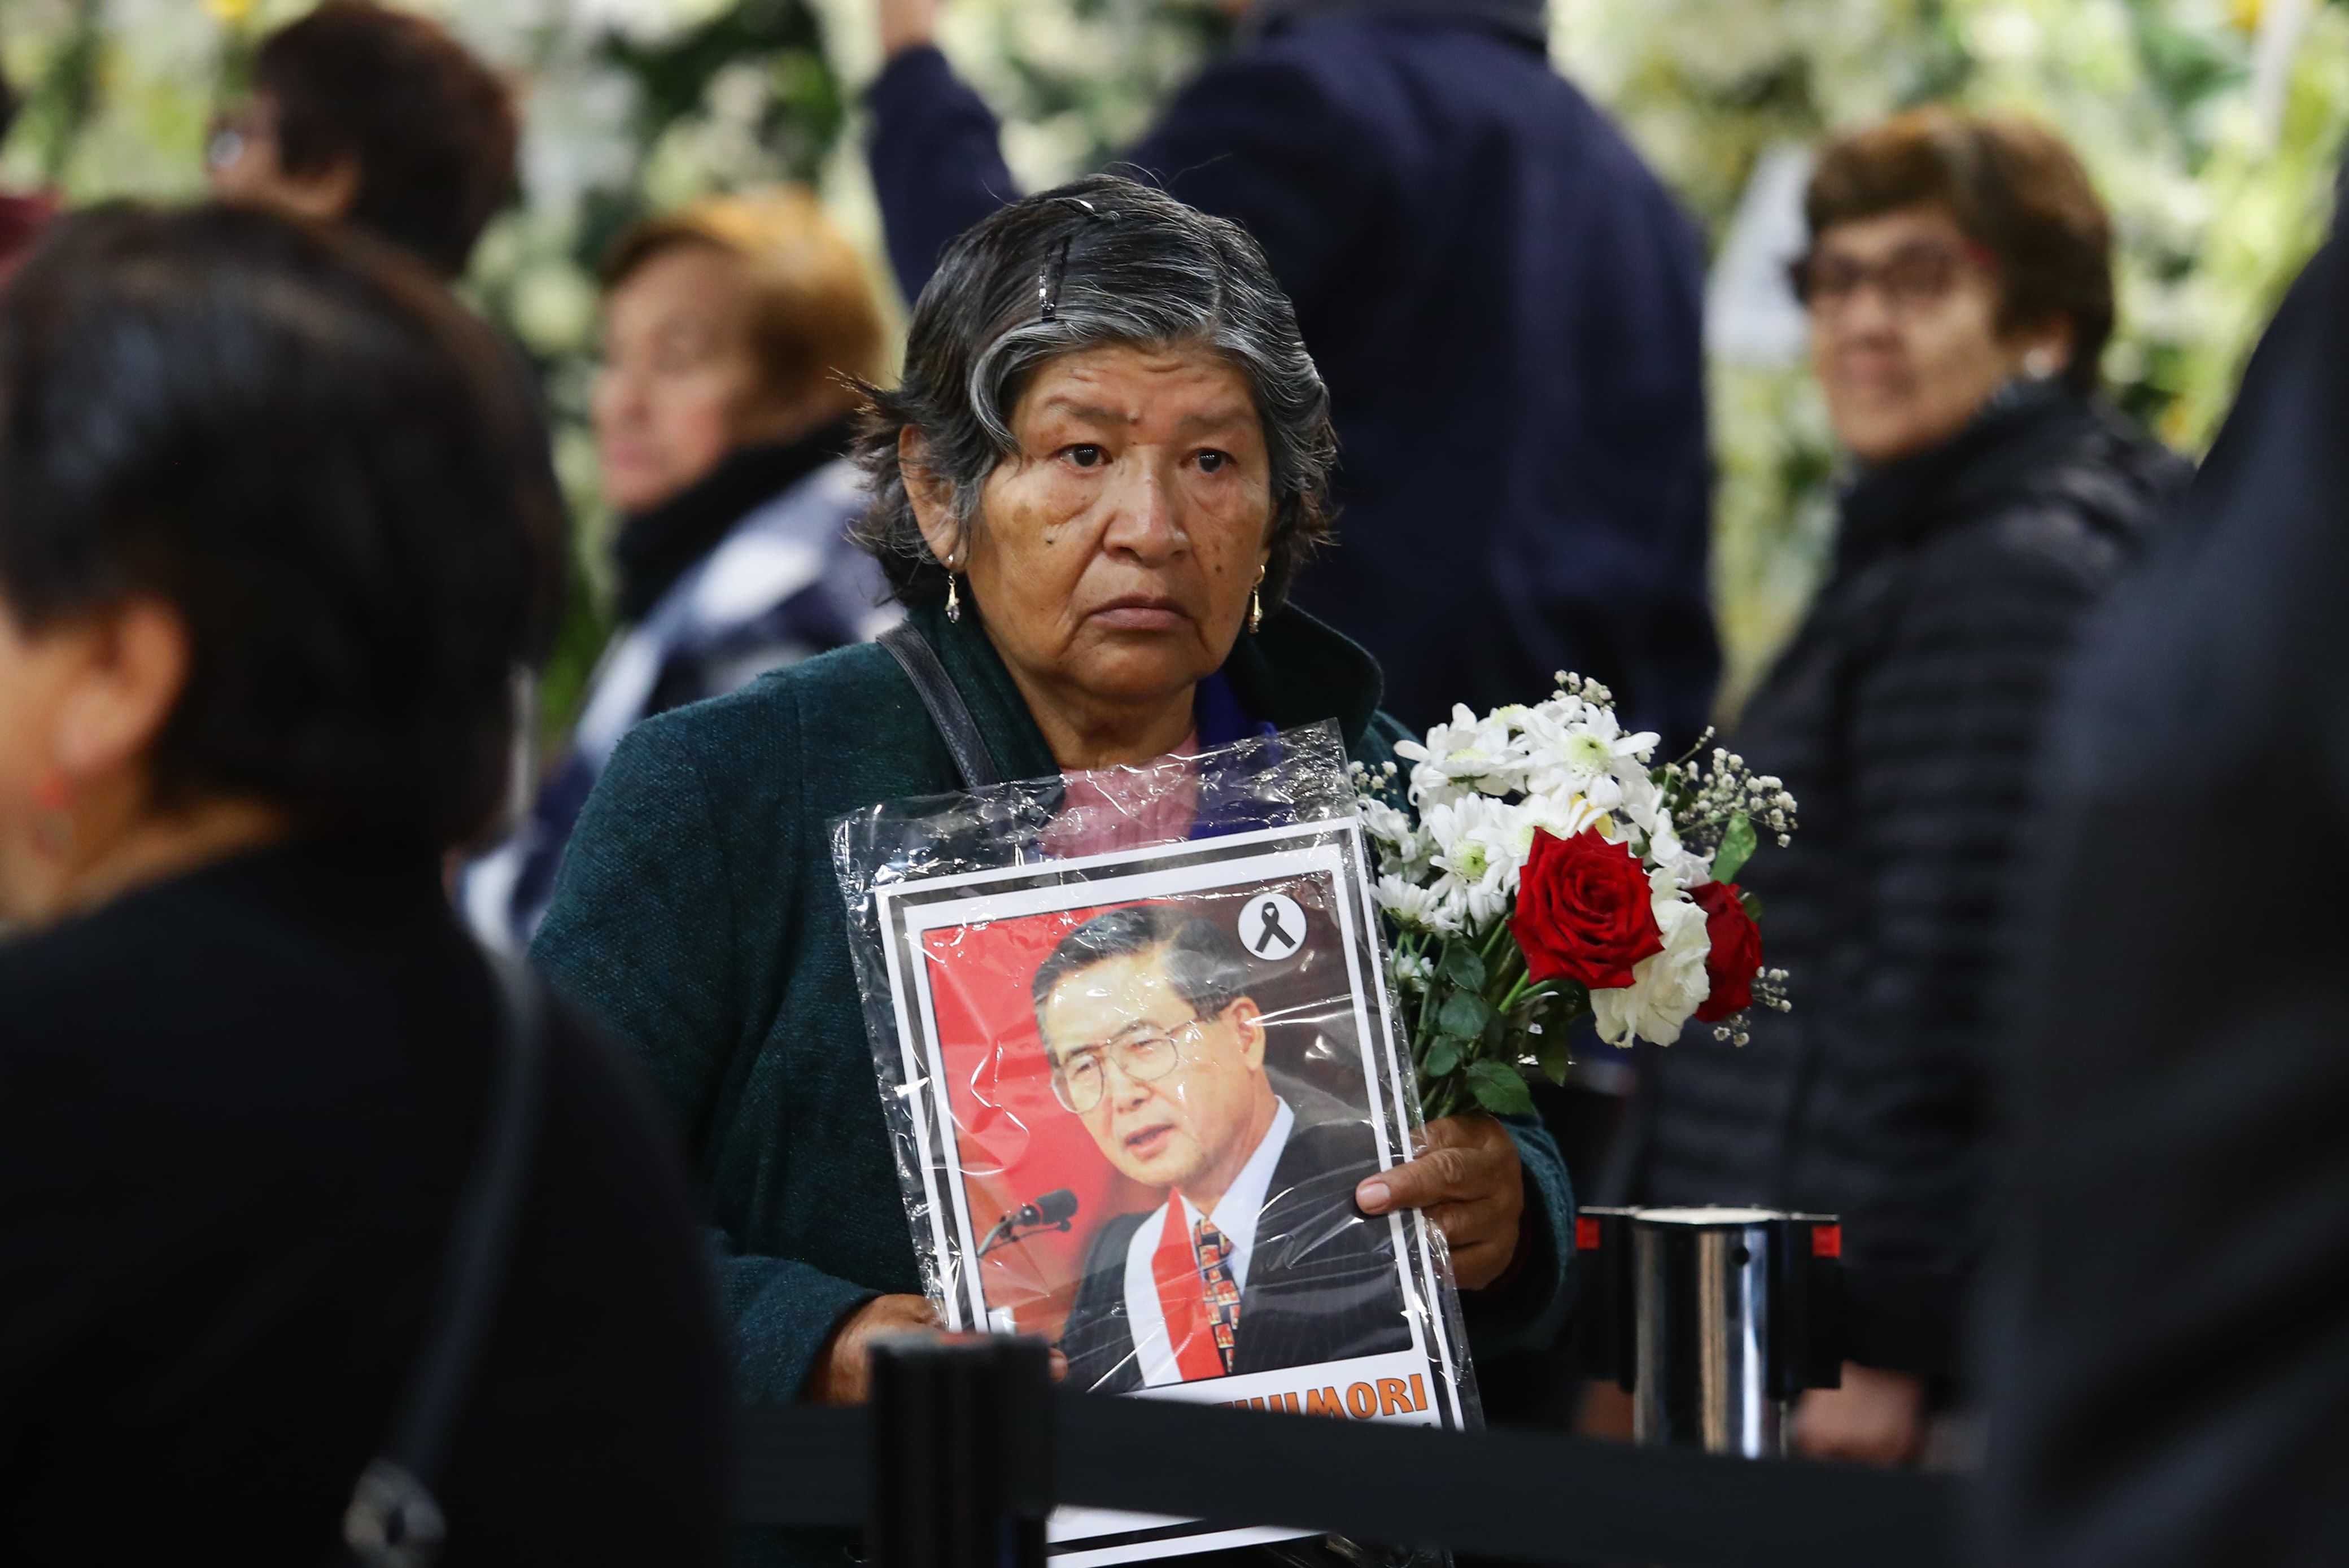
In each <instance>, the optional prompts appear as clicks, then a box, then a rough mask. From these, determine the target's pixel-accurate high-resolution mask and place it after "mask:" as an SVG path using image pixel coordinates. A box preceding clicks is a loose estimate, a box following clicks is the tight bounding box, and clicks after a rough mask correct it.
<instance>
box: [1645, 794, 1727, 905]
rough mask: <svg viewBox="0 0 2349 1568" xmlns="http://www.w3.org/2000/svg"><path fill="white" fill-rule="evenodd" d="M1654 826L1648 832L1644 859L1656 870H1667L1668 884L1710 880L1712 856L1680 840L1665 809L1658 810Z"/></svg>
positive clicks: (1686, 885)
mask: <svg viewBox="0 0 2349 1568" xmlns="http://www.w3.org/2000/svg"><path fill="white" fill-rule="evenodd" d="M1657 815H1658V817H1659V819H1660V820H1658V821H1657V822H1656V824H1655V828H1654V830H1653V831H1652V832H1651V833H1650V834H1649V835H1648V862H1649V864H1651V865H1652V866H1654V867H1656V868H1657V869H1658V870H1660V871H1664V872H1670V873H1671V879H1672V885H1673V886H1675V887H1682V888H1692V887H1696V886H1699V885H1700V884H1702V883H1704V882H1711V881H1712V880H1713V857H1712V856H1711V855H1709V854H1698V853H1697V852H1696V851H1693V850H1691V849H1689V848H1688V847H1687V846H1686V845H1684V844H1682V842H1681V839H1680V833H1679V830H1677V829H1675V828H1674V827H1673V826H1672V820H1671V815H1670V814H1669V813H1665V812H1659V813H1658V814H1657Z"/></svg>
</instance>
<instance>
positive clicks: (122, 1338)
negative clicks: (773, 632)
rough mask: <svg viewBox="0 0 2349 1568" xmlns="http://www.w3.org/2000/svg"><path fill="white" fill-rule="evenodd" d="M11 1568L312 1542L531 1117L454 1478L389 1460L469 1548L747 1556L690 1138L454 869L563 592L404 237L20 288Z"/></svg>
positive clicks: (508, 413)
mask: <svg viewBox="0 0 2349 1568" xmlns="http://www.w3.org/2000/svg"><path fill="white" fill-rule="evenodd" d="M0 409H5V415H0V923H7V924H13V925H15V926H16V928H17V930H16V935H15V937H14V939H13V940H11V941H9V942H7V943H5V944H0V1280H5V1282H6V1284H5V1288H0V1454H5V1456H6V1465H7V1471H8V1475H7V1480H5V1482H0V1495H5V1500H6V1501H5V1506H0V1562H8V1563H58V1562H79V1563H159V1562H170V1561H173V1560H175V1559H180V1558H183V1557H186V1556H188V1555H190V1554H191V1552H192V1553H193V1554H195V1555H199V1556H211V1555H213V1554H215V1553H218V1554H222V1555H226V1556H230V1557H233V1560H234V1561H236V1562H238V1563H251V1564H295V1563H324V1562H326V1561H328V1559H329V1558H330V1556H333V1555H334V1554H335V1551H336V1545H337V1542H338V1540H339V1539H342V1538H343V1537H344V1536H345V1533H346V1532H347V1531H348V1530H349V1529H350V1528H351V1527H350V1525H349V1524H348V1523H347V1515H346V1507H347V1505H349V1504H351V1503H352V1502H353V1501H354V1496H355V1487H356V1483H357V1481H358V1480H359V1478H360V1476H361V1474H362V1471H363V1470H371V1468H372V1467H371V1466H370V1460H373V1459H374V1458H375V1457H376V1456H378V1455H379V1454H384V1453H386V1452H387V1449H388V1444H389V1443H390V1442H391V1441H392V1439H393V1438H394V1436H395V1433H394V1427H395V1420H396V1418H397V1419H398V1424H399V1425H400V1426H402V1427H403V1428H404V1427H406V1426H407V1424H408V1420H407V1418H405V1417H403V1416H402V1415H401V1412H402V1411H403V1410H405V1409H409V1408H411V1407H412V1406H413V1404H414V1394H415V1390H416V1388H417V1387H419V1381H418V1378H417V1376H416V1373H415V1371H414V1370H413V1369H414V1368H415V1367H418V1366H419V1365H430V1364H433V1360H434V1358H433V1357H431V1356H430V1355H429V1347H430V1346H432V1345H433V1344H434V1343H435V1342H436V1341H437V1340H438V1339H439V1338H440V1336H438V1335H436V1334H435V1333H433V1331H432V1329H433V1325H434V1323H435V1321H436V1320H437V1319H438V1318H439V1317H440V1313H439V1312H438V1311H437V1310H436V1308H435V1305H434V1303H435V1298H436V1295H438V1294H439V1293H440V1291H441V1290H443V1289H444V1288H446V1287H447V1286H448V1285H449V1284H450V1282H451V1281H452V1280H454V1279H459V1278H462V1277H465V1275H464V1273H463V1271H452V1270H451V1268H450V1264H449V1263H448V1261H447V1260H448V1254H449V1252H450V1244H449V1238H450V1235H451V1233H452V1227H455V1226H456V1225H457V1224H458V1217H459V1216H460V1214H471V1215H475V1216H479V1215H481V1214H482V1213H483V1212H484V1211H483V1210H482V1208H481V1207H480V1206H479V1205H478V1204H476V1203H474V1202H471V1201H470V1200H469V1199H468V1196H467V1194H468V1192H469V1191H470V1190H471V1186H470V1178H469V1174H468V1172H469V1171H470V1170H472V1169H475V1168H476V1161H477V1160H478V1154H477V1150H480V1149H481V1147H482V1146H483V1143H484V1129H485V1128H488V1127H492V1126H499V1127H503V1126H507V1125H509V1123H508V1121H507V1119H506V1118H505V1117H504V1116H503V1115H500V1114H496V1113H497V1112H498V1111H499V1110H500V1109H501V1108H502V1107H511V1108H514V1109H519V1110H520V1111H521V1112H522V1113H523V1115H524V1116H525V1117H526V1118H528V1119H533V1120H534V1123H535V1130H534V1132H533V1134H532V1135H531V1136H529V1137H528V1138H527V1139H526V1140H523V1141H522V1142H520V1143H516V1144H511V1145H507V1147H509V1148H511V1149H512V1150H514V1152H515V1153H517V1154H518V1155H519V1156H520V1159H521V1161H523V1162H522V1163H520V1164H518V1165H517V1166H515V1167H514V1169H516V1170H517V1171H520V1172H521V1173H522V1175H523V1177H524V1178H525V1179H526V1184H525V1185H524V1186H523V1188H522V1189H521V1193H522V1195H521V1197H520V1200H519V1208H518V1210H517V1211H516V1212H515V1222H514V1224H513V1226H512V1229H511V1231H510V1233H509V1235H508V1244H507V1245H505V1246H503V1247H502V1248H500V1249H498V1250H497V1252H496V1253H493V1257H494V1261H495V1262H496V1264H498V1266H499V1268H500V1269H501V1271H502V1280H499V1281H492V1282H489V1290H488V1292H487V1293H486V1294H484V1293H481V1292H480V1291H479V1290H478V1289H477V1291H476V1292H475V1293H473V1294H472V1299H474V1300H475V1301H477V1302H478V1303H479V1304H480V1305H482V1306H483V1307H485V1308H486V1309H487V1311H488V1314H489V1315H488V1316H487V1317H486V1319H485V1320H484V1322H483V1326H484V1328H485V1330H486V1337H485V1339H484V1340H483V1341H482V1343H481V1350H480V1352H479V1354H478V1356H477V1357H474V1358H473V1361H472V1365H471V1370H470V1373H467V1372H465V1371H463V1370H462V1369H461V1368H459V1369H458V1377H459V1381H457V1382H456V1383H454V1384H452V1385H451V1387H452V1388H453V1389H454V1391H455V1392H456V1393H457V1394H458V1395H459V1396H460V1398H458V1399H457V1401H456V1404H455V1411H454V1413H455V1416H456V1419H455V1421H454V1424H453V1428H452V1429H446V1430H443V1431H442V1432H440V1434H439V1436H440V1439H445V1440H446V1450H445V1451H446V1452H447V1453H448V1455H449V1458H450V1463H449V1464H448V1465H446V1466H445V1467H440V1470H439V1473H437V1474H434V1473H429V1472H430V1471H431V1470H432V1468H433V1467H431V1466H429V1465H427V1464H426V1463H425V1462H424V1459H423V1456H422V1454H421V1453H420V1452H419V1450H418V1449H412V1448H408V1447H405V1446H403V1447H402V1448H401V1449H398V1450H397V1457H398V1458H399V1459H401V1460H403V1461H404V1462H405V1463H407V1464H408V1465H409V1466H411V1467H414V1468H418V1469H422V1470H426V1471H427V1472H428V1473H427V1474H426V1475H425V1476H424V1477H423V1478H422V1479H424V1480H427V1481H428V1482H429V1484H430V1487H431V1490H432V1491H435V1492H436V1493H437V1495H438V1496H439V1498H440V1503H441V1505H442V1506H441V1512H442V1514H443V1517H444V1520H445V1524H446V1537H447V1542H448V1544H449V1547H450V1561H451V1562H469V1563H542V1562H543V1563H609V1564H614V1565H615V1568H617V1565H620V1564H642V1563H716V1562H718V1561H719V1560H720V1558H721V1557H722V1556H723V1554H724V1551H725V1543H726V1532H725V1530H724V1525H723V1511H724V1507H725V1481H726V1473H725V1463H724V1442H725V1434H726V1418H727V1409H728V1406H727V1398H726V1363H725V1359H724V1356H723V1352H722V1349H721V1338H722V1326H721V1325H720V1323H719V1317H718V1313H717V1309H716V1304H715V1303H714V1301H713V1300H712V1299H711V1294H712V1293H711V1291H710V1289H709V1278H708V1274H707V1271H706V1269H705V1267H704V1265H703V1262H702V1258H701V1252H700V1247H699V1245H698V1229H697V1227H696V1224H695V1218H696V1216H695V1214H694V1210H693V1205H692V1203H691V1202H690V1200H689V1199H688V1195H687V1190H686V1181H685V1176H684V1172H683V1171H682V1170H681V1169H680V1168H679V1164H678V1159H677V1156H676V1152H675V1150H673V1148H671V1147H670V1146H669V1143H668V1140H667V1137H666V1135H665V1131H664V1129H663V1128H662V1126H661V1123H660V1120H659V1119H658V1117H657V1115H656V1114H655V1113H654V1112H653V1110H652V1109H651V1108H650V1107H649V1105H648V1104H647V1100H646V1097H645V1096H644V1095H643V1093H642V1092H641V1090H640V1089H639V1088H638V1086H637V1085H636V1084H635V1083H634V1082H633V1081H632V1077H633V1075H631V1074H630V1073H628V1072H626V1071H625V1070H624V1064H622V1063H621V1062H620V1061H618V1060H617V1059H616V1056H615V1054H614V1053H613V1051H612V1050H611V1048H610V1047H609V1045H608V1044H607V1043H606V1042H605V1041H604V1040H602V1039H600V1038H599V1037H596V1035H595V1031H594V1030H593V1029H591V1028H590V1027H589V1026H587V1025H586V1023H585V1021H584V1020H582V1019H580V1018H578V1017H577V1016H574V1015H573V1014H572V1013H571V1012H570V1011H569V1010H568V1009H563V1008H542V1009H538V1010H537V1015H538V1026H537V1027H536V1028H534V1029H533V1028H532V1027H531V1026H529V1024H528V1022H527V1014H528V1012H529V1011H530V1009H528V1008H527V1007H523V1006H513V1005H511V1004H510V1005H509V1006H500V1004H499V1001H498V997H499V995H500V991H501V987H500V986H499V985H496V984H495V983H493V981H492V975H491V973H490V970H489V967H488V966H487V965H485V963H484V962H483V959H482V955H481V952H480V951H479V950H478V949H477V948H476V947H475V945H474V944H472V943H471V941H470V940H469V939H468V938H467V936H466V934H465V933H464V931H463V930H462V928H461V927H460V926H459V924H458V923H457V922H456V921H455V920H454V919H453V918H452V916H451V914H450V909H449V904H448V900H447V898H446V896H445V895H444V893H443V891H442V886H441V880H440V868H441V864H442V859H443V857H444V856H445V855H446V854H447V853H448V852H449V851H450V848H451V846H453V845H455V844H457V843H460V842H462V841H466V840H468V839H470V838H471V837H472V836H473V835H475V834H477V833H479V832H480V831H481V829H482V827H483V826H484V824H485V823H486V822H487V821H488V820H489V819H490V818H491V816H492V814H493V813H494V812H495V810H496V809H497V806H498V802H499V800H500V799H501V798H502V794H503V790H504V776H505V769H506V759H507V753H508V745H507V737H508V735H509V734H510V732H511V729H512V720H513V714H512V707H513V700H512V696H513V683H512V670H513V667H514V665H516V664H517V663H523V662H528V661H529V660H531V659H533V658H534V657H535V656H536V655H537V654H538V653H539V652H540V651H541V650H542V649H543V647H544V645H545V640H546V633H547V629H548V626H549V624H550V622H551V620H552V615H553V610H554V605H555V603H557V600H558V597H559V592H560V582H561V562H562V545H561V537H562V511H561V508H560V505H559V504H558V502H557V500H556V498H555V495H554V488H553V485H552V484H551V482H550V481H549V480H548V478H547V475H546V463H545V457H544V453H543V447H542V446H541V440H542V438H541V436H540V433H539V427H538V421H537V418H536V415H535V411H534V410H533V408H532V407H530V406H529V404H528V402H527V400H526V399H524V398H523V397H520V396H519V395H518V392H517V388H516V387H515V385H514V380H513V377H512V375H511V374H510V369H509V361H508V358H507V356H506V354H505V351H504V350H503V349H502V347H501V346H499V345H498V344H497V343H496V342H495V341H494V339H492V337H491V336H490V335H489V334H488V333H487V332H486V331H485V330H484V329H483V328H482V327H481V324H480V323H479V322H477V321H476V320H474V319H473V318H472V317H471V315H469V314H468V313H467V312H466V311H464V310H463V309H461V308H460V307H459V305H458V304H456V302H455V301H454V300H452V299H450V296H449V294H448V293H447V291H446V290H445V289H443V288H442V287H441V286H440V284H439V283H438V282H437V281H436V280H434V279H432V278H430V277H429V276H427V275H426V274H425V273H423V272H422V271H421V270H420V269H418V268H416V267H414V266H413V265H412V264H410V263H406V262H404V261H401V260H399V259H398V258H397V257H396V256H394V255H393V253H391V252H390V251H389V250H388V248H386V247H383V246H380V245H377V244H374V243H372V242H362V241H359V240H357V239H355V238H338V237H336V235H334V234H332V233H329V232H324V231H316V230H312V229H309V228H306V227H302V226H297V225H295V223H292V222H288V221H286V220H284V219H281V218H277V217H274V216H270V215H267V214H265V213H262V212H256V211H235V210H222V209H214V210H200V211H189V212H178V213H165V212H153V211H141V210H138V209H115V210H101V211H95V212H90V213H86V214H82V215H79V216H76V217H72V218H67V219H65V220H62V221H61V222H59V223H57V225H55V226H53V227H52V228H51V230H50V231H49V233H48V234H47V237H46V238H45V239H44V240H43V242H42V243H41V245H40V247H39V248H38V249H36V251H35V253H33V256H32V258H31V259H30V260H29V261H28V262H27V263H26V265H25V267H24V268H23V270H22V271H20V272H19V273H16V275H15V276H14V277H13V278H11V279H10V281H9V284H8V288H7V290H6V292H5V294H0ZM531 1037H535V1038H536V1040H537V1046H538V1048H537V1049H536V1051H534V1052H528V1053H524V1052H523V1047H524V1046H525V1044H526V1043H527V1040H528V1039H529V1038H531ZM525 1055H526V1057H527V1059H533V1060H535V1062H536V1064H537V1070H536V1072H535V1074H534V1077H535V1088H534V1089H533V1090H532V1091H531V1092H530V1093H529V1094H528V1095H527V1097H526V1098H520V1099H517V1098H512V1097H511V1096H510V1095H509V1094H508V1093H507V1091H505V1090H502V1089H498V1088H493V1086H496V1085H502V1084H510V1083H511V1082H512V1081H513V1080H512V1078H510V1077H509V1072H510V1069H511V1068H512V1066H513V1064H514V1063H515V1062H516V1061H517V1060H518V1059H524V1057H525ZM451 1365H452V1366H454V1365H455V1364H451ZM446 1424H447V1423H445V1422H444V1423H443V1425H444V1426H446ZM125 1497H136V1498H138V1499H139V1500H140V1503H139V1506H136V1507H124V1506H122V1502H121V1500H122V1499H123V1498H125ZM349 1517H350V1518H355V1519H359V1520H360V1521H362V1522H364V1520H365V1519H366V1518H367V1511H365V1510H354V1511H353V1512H352V1514H351V1515H350V1516H349ZM228 1542H234V1545H233V1546H230V1545H227V1544H226V1543H228ZM194 1543H209V1544H194ZM370 1560H371V1561H380V1560H381V1559H370Z"/></svg>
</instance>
